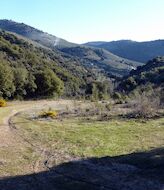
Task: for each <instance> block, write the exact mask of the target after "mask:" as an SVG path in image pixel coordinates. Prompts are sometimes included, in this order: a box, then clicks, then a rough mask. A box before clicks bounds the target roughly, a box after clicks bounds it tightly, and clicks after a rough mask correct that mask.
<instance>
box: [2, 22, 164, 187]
mask: <svg viewBox="0 0 164 190" xmlns="http://www.w3.org/2000/svg"><path fill="white" fill-rule="evenodd" d="M163 45H164V44H163V40H155V41H149V42H136V41H131V40H120V41H112V42H105V41H104V42H103V41H95V42H88V43H85V44H77V43H72V42H69V41H67V40H64V39H62V38H59V37H57V36H56V35H51V34H49V33H46V32H43V31H42V30H39V29H37V28H34V27H32V26H30V25H27V24H24V23H21V22H20V23H19V22H15V21H13V20H7V19H1V20H0V190H11V189H12V190H163V188H164V183H163V182H164V51H163Z"/></svg>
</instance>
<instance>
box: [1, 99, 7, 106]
mask: <svg viewBox="0 0 164 190" xmlns="http://www.w3.org/2000/svg"><path fill="white" fill-rule="evenodd" d="M6 105H7V102H6V100H4V99H0V107H5V106H6Z"/></svg>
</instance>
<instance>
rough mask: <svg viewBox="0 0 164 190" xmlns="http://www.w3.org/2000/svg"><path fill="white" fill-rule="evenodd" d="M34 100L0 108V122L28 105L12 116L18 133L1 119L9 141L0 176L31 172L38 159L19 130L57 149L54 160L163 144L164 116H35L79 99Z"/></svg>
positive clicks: (2, 151) (0, 158)
mask: <svg viewBox="0 0 164 190" xmlns="http://www.w3.org/2000/svg"><path fill="white" fill-rule="evenodd" d="M35 103H36V102H13V103H9V104H8V107H5V108H1V109H0V124H2V123H3V121H4V118H6V117H8V116H9V115H11V113H12V112H13V110H16V111H20V110H24V112H22V113H21V114H19V115H16V116H14V117H13V118H12V122H13V123H14V125H16V130H15V132H16V136H12V135H13V133H12V132H11V134H9V133H8V131H6V130H4V127H5V126H3V125H1V136H0V137H2V136H3V135H7V137H6V136H5V137H6V138H7V141H6V142H5V143H8V142H9V144H5V143H3V139H2V140H1V141H2V144H1V145H0V176H9V175H21V174H26V173H31V172H33V169H32V166H33V164H34V163H35V162H36V161H37V160H38V159H40V154H38V152H36V149H35V148H34V147H32V146H31V145H29V144H28V143H27V142H24V140H23V139H22V138H19V136H22V137H23V138H25V139H26V140H28V141H29V142H30V143H32V144H33V145H35V146H36V147H40V148H41V149H45V150H47V151H49V152H50V153H52V154H55V157H54V160H53V161H52V162H53V163H52V164H59V163H63V162H65V161H69V160H71V159H74V158H87V157H103V156H117V155H122V154H129V153H132V152H138V151H144V150H150V149H153V148H156V147H162V146H163V145H164V118H160V119H155V120H147V121H143V120H135V119H130V120H128V119H121V118H115V119H110V120H108V121H98V120H95V119H94V116H93V117H92V116H83V117H79V116H76V117H74V116H73V117H72V116H71V117H69V116H67V117H66V118H64V117H61V118H60V117H59V118H58V119H46V118H45V119H32V118H31V115H35V114H36V113H40V111H42V110H46V109H48V108H49V107H52V108H54V109H55V110H64V109H67V105H69V109H67V110H69V111H72V109H73V108H74V107H76V108H77V107H78V105H76V104H77V102H76V104H75V102H73V103H70V102H67V103H66V102H62V103H61V102H52V101H50V102H47V101H45V102H42V101H40V102H38V103H36V105H35ZM88 106H90V104H89V105H87V104H86V103H85V104H83V105H82V107H84V108H83V109H84V110H86V107H87V109H88ZM26 109H27V110H28V111H27V110H26ZM120 111H121V112H122V110H120ZM36 115H37V114H36ZM86 115H87V114H86ZM113 118H114V117H113ZM3 130H4V131H3ZM2 132H3V133H4V134H3V133H2ZM15 137H16V138H18V139H15ZM6 138H4V139H6ZM41 159H42V158H41Z"/></svg>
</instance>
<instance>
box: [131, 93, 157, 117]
mask: <svg viewBox="0 0 164 190" xmlns="http://www.w3.org/2000/svg"><path fill="white" fill-rule="evenodd" d="M159 106H160V99H159V98H158V97H157V96H156V97H155V96H146V94H144V93H143V94H142V95H140V96H138V97H137V98H136V100H135V101H134V104H133V111H132V112H133V113H132V115H133V116H134V117H136V118H151V117H154V116H155V115H157V112H158V109H159Z"/></svg>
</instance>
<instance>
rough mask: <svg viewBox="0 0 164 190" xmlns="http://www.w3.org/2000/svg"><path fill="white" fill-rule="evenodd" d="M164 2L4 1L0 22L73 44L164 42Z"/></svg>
mask: <svg viewBox="0 0 164 190" xmlns="http://www.w3.org/2000/svg"><path fill="white" fill-rule="evenodd" d="M163 10H164V0H2V1H1V4H0V18H1V19H12V20H15V21H17V22H24V23H26V24H29V25H31V26H34V27H36V28H39V29H41V30H43V31H45V32H48V33H50V34H53V35H56V36H58V37H62V38H64V39H67V40H69V41H72V42H76V43H83V42H87V41H101V40H103V41H112V40H120V39H132V40H137V41H146V40H153V39H164V11H163Z"/></svg>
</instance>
